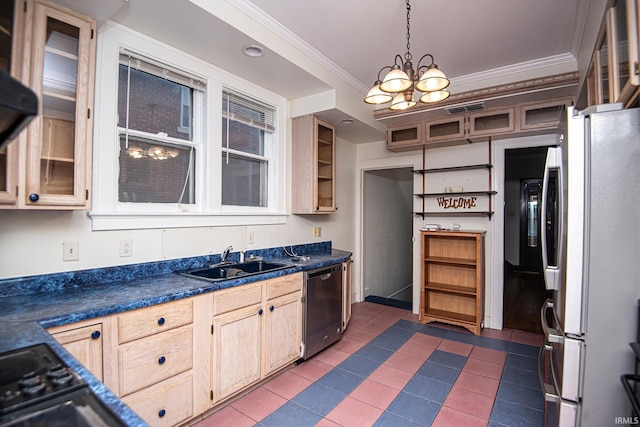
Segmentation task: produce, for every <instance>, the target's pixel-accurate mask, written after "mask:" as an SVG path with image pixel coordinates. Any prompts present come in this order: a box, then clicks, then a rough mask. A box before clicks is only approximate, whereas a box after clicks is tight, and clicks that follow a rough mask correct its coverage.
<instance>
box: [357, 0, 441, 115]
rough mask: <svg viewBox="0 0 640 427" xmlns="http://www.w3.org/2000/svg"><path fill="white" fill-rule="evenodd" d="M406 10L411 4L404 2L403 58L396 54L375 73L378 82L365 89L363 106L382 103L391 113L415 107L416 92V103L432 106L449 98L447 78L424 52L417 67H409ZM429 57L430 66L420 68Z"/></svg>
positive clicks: (408, 21)
mask: <svg viewBox="0 0 640 427" xmlns="http://www.w3.org/2000/svg"><path fill="white" fill-rule="evenodd" d="M410 11H411V5H410V4H409V0H407V52H406V53H405V54H404V59H403V58H402V56H400V55H396V57H395V60H394V64H393V65H391V66H385V67H382V68H381V69H380V71H378V80H376V82H375V83H374V84H373V87H372V88H371V89H369V92H368V93H367V96H366V97H365V98H364V102H366V103H367V104H385V103H387V102H391V106H390V107H389V108H390V109H392V110H406V109H407V108H411V107H413V106H415V105H417V103H418V101H415V99H414V92H415V91H416V90H418V91H420V92H423V93H422V95H420V97H419V102H422V103H433V102H439V101H443V100H445V99H447V98H448V97H449V95H450V93H449V91H448V90H446V88H447V87H448V86H449V79H447V77H446V76H445V74H444V73H443V72H442V71H440V69H438V66H437V65H436V64H435V62H434V59H433V55H431V54H430V53H427V54H426V55H423V56H422V57H421V58H420V60H419V61H418V65H417V67H416V68H415V70H414V68H413V64H412V63H411V59H412V56H411V52H410V51H409V48H410V43H409V39H410V37H411V34H410V32H409V27H410ZM427 57H429V58H431V63H430V64H428V65H421V63H422V60H423V59H425V58H427ZM386 69H389V72H388V73H387V74H386V75H385V76H384V79H382V80H380V73H382V71H384V70H386Z"/></svg>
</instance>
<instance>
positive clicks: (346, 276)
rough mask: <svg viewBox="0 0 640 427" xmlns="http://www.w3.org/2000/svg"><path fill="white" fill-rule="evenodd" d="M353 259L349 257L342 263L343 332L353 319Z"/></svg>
mask: <svg viewBox="0 0 640 427" xmlns="http://www.w3.org/2000/svg"><path fill="white" fill-rule="evenodd" d="M352 266H353V260H352V259H351V258H349V259H348V260H346V261H345V262H343V263H342V333H344V331H345V330H346V329H347V326H348V325H349V321H350V320H351V292H352V290H351V280H352V279H351V267H352Z"/></svg>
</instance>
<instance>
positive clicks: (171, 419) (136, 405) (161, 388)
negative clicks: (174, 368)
mask: <svg viewBox="0 0 640 427" xmlns="http://www.w3.org/2000/svg"><path fill="white" fill-rule="evenodd" d="M192 395H193V377H192V375H191V373H189V374H187V375H184V376H183V375H180V376H178V377H175V378H171V379H169V380H166V381H163V382H161V383H159V384H156V385H154V386H152V387H149V388H146V389H144V390H141V391H139V392H137V393H134V394H132V395H129V396H127V397H125V398H123V399H122V401H123V402H124V403H125V404H127V405H128V406H129V407H130V408H131V409H132V410H133V411H134V412H135V413H136V414H138V415H139V416H140V417H141V418H142V419H144V420H145V421H146V422H147V423H149V425H152V426H158V427H164V426H174V425H176V424H179V423H181V422H183V421H185V420H188V419H189V418H191V417H193V396H192Z"/></svg>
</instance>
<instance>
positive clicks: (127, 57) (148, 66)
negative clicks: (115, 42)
mask: <svg viewBox="0 0 640 427" xmlns="http://www.w3.org/2000/svg"><path fill="white" fill-rule="evenodd" d="M120 64H122V65H126V66H127V67H131V68H134V69H136V70H140V71H143V72H145V73H149V74H153V75H154V76H158V77H162V78H163V79H167V80H171V81H172V82H174V83H178V84H181V85H183V86H188V87H190V88H193V89H196V90H200V91H204V90H205V89H206V87H207V83H206V79H205V78H203V77H199V76H196V75H195V74H190V73H188V72H186V71H183V70H179V69H177V68H173V67H171V66H169V65H167V64H163V63H161V62H159V61H156V60H154V59H152V58H149V57H146V56H144V55H142V54H139V53H135V52H131V51H128V50H127V49H124V48H120Z"/></svg>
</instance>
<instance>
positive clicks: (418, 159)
mask: <svg viewBox="0 0 640 427" xmlns="http://www.w3.org/2000/svg"><path fill="white" fill-rule="evenodd" d="M421 165H422V152H407V154H406V155H400V156H397V157H388V158H377V159H369V160H361V161H357V162H356V168H357V180H358V182H357V186H358V187H357V188H358V192H359V195H358V202H357V203H356V224H355V227H356V230H357V236H356V248H355V253H354V260H355V261H356V263H354V267H355V268H354V269H353V270H354V271H353V272H352V273H353V279H354V281H353V292H355V297H354V302H356V301H358V302H359V301H364V281H363V277H364V274H363V271H364V266H363V263H362V261H363V259H364V258H363V254H364V209H363V206H364V174H365V172H367V171H374V170H381V169H402V168H412V169H413V170H417V169H421V167H422V166H421ZM418 184H419V177H418V176H417V175H416V176H415V177H414V183H413V188H414V192H415V189H416V188H417V187H416V185H418ZM414 202H415V200H414ZM407 215H409V213H407ZM421 226H422V222H421V221H420V218H419V217H417V216H415V215H414V216H413V274H412V277H413V309H412V311H413V313H415V314H417V313H418V310H419V307H420V287H419V286H418V284H419V281H420V274H421V272H420V268H419V267H420V262H419V261H420V247H419V243H420V238H419V234H420V227H421ZM416 232H417V233H418V236H417V237H416ZM358 261H359V262H358ZM416 293H417V294H416Z"/></svg>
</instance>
